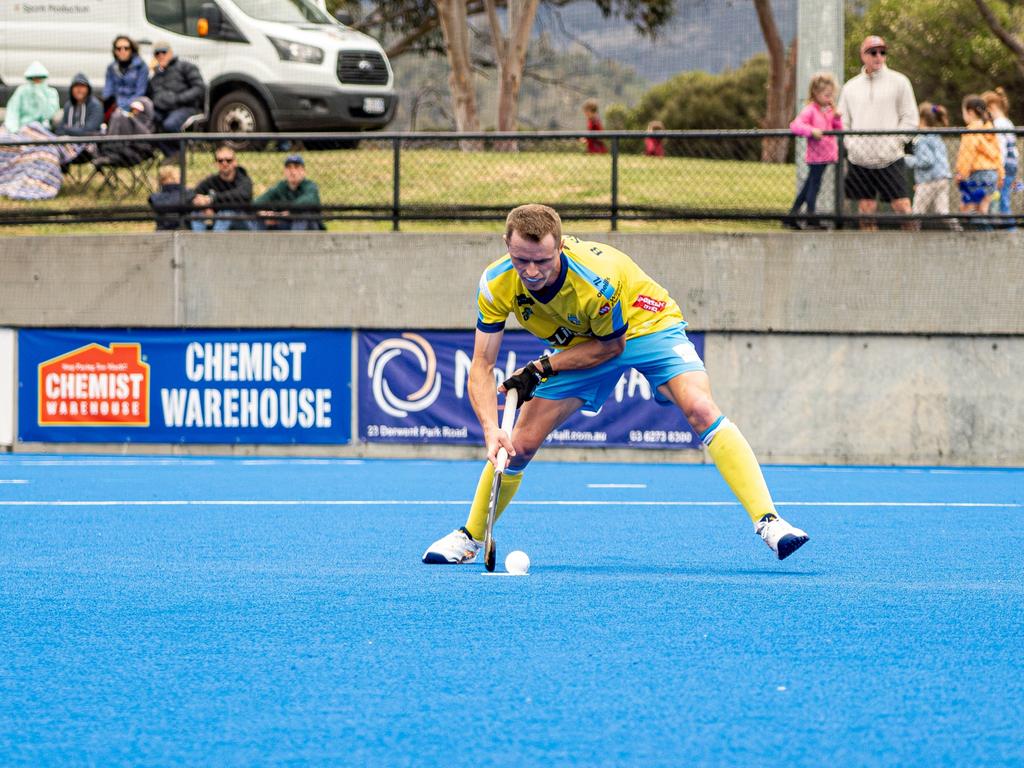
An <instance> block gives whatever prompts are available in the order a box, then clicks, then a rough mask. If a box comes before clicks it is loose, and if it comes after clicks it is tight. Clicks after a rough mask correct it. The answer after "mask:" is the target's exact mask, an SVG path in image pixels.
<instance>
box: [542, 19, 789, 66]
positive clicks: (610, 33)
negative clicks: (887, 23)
mask: <svg viewBox="0 0 1024 768" xmlns="http://www.w3.org/2000/svg"><path fill="white" fill-rule="evenodd" d="M796 7H797V0H773V2H772V9H773V10H774V12H775V21H776V24H778V26H779V32H780V33H781V34H782V39H783V40H785V41H786V42H787V43H788V42H789V41H790V40H791V39H792V38H793V37H794V36H795V35H796ZM559 17H560V18H559ZM535 33H536V34H538V35H540V34H546V35H547V36H548V37H550V38H551V40H552V42H554V43H556V44H559V43H564V44H566V45H569V46H573V45H580V44H581V43H582V44H583V45H585V46H587V47H589V48H591V49H593V50H594V51H595V53H596V54H597V55H598V56H600V57H601V58H605V59H611V60H613V61H616V62H618V63H619V64H622V65H624V66H627V67H632V68H633V69H635V70H636V72H637V74H638V75H640V76H641V77H642V78H644V79H645V80H647V81H649V82H651V83H652V84H653V83H660V82H662V81H664V80H667V79H668V78H670V77H672V76H673V75H675V74H678V73H679V72H688V71H690V70H695V69H702V70H705V71H707V72H721V71H722V70H723V69H732V68H735V67H738V66H739V65H740V64H742V63H743V62H744V61H746V60H747V59H749V58H750V57H751V56H753V55H754V54H755V53H760V52H762V51H764V50H765V45H764V38H763V37H762V36H761V27H760V26H759V25H758V22H757V13H756V12H755V11H754V4H753V3H752V2H751V0H676V14H675V18H674V19H673V20H672V21H671V22H669V24H668V25H667V27H666V28H665V29H664V30H663V31H662V32H660V33H659V35H658V37H657V38H656V39H655V40H653V41H651V40H649V39H647V38H645V37H641V36H640V35H639V34H637V33H636V32H635V31H634V30H633V29H632V28H631V27H630V25H629V24H628V23H627V22H625V21H623V20H622V19H614V18H612V19H605V18H604V17H603V16H602V15H601V12H600V11H599V10H598V8H597V6H596V5H595V4H594V3H592V2H588V0H580V2H576V3H573V4H572V5H569V6H567V7H565V8H562V9H560V10H557V11H554V10H551V9H548V8H545V7H541V9H540V11H539V12H538V16H537V23H536V25H535ZM575 41H579V42H575Z"/></svg>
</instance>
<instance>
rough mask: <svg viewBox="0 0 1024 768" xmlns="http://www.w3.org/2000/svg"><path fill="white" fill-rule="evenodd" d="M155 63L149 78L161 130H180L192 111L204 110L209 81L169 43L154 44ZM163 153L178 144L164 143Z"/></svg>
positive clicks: (159, 130) (151, 96) (167, 152)
mask: <svg viewBox="0 0 1024 768" xmlns="http://www.w3.org/2000/svg"><path fill="white" fill-rule="evenodd" d="M153 59H154V60H155V61H156V67H155V68H154V69H153V74H152V75H151V76H150V78H149V94H150V98H152V99H153V107H154V109H155V110H156V122H157V132H158V133H178V132H179V131H180V130H181V126H182V125H184V123H185V121H186V120H188V119H189V118H190V117H191V116H192V115H195V114H197V113H200V112H203V111H204V109H205V103H206V83H205V82H203V76H202V75H201V74H200V73H199V68H198V67H197V66H196V65H195V64H193V63H192V62H190V61H185V60H184V59H179V58H178V57H177V56H175V55H174V51H172V50H171V46H170V44H169V43H167V42H164V41H162V40H161V41H160V42H158V43H157V44H156V45H154V46H153ZM161 149H162V150H164V154H169V153H173V152H174V151H175V150H176V147H175V146H173V145H168V146H166V147H163V146H162V147H161Z"/></svg>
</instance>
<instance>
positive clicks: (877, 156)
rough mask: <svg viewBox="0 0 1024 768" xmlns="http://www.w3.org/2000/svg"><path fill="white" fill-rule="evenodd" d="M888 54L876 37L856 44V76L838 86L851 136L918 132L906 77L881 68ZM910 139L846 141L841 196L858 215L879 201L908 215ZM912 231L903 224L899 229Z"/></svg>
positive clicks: (864, 224) (866, 224)
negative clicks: (859, 64) (858, 68)
mask: <svg viewBox="0 0 1024 768" xmlns="http://www.w3.org/2000/svg"><path fill="white" fill-rule="evenodd" d="M887 53H888V50H887V48H886V45H885V40H883V39H882V38H881V37H879V36H878V35H868V36H867V37H865V38H864V41H863V42H862V43H861V44H860V60H861V61H862V62H863V63H864V66H863V68H861V71H860V74H859V75H857V76H856V77H854V78H852V79H851V80H850V81H849V82H847V83H846V85H844V86H843V91H842V94H841V95H840V97H839V112H840V113H841V114H842V115H843V120H844V121H845V123H846V128H847V129H848V130H851V131H912V130H915V129H916V128H917V101H916V99H915V98H914V88H913V86H912V85H911V84H910V80H909V79H907V76H906V75H904V74H901V73H900V72H895V71H893V70H891V69H889V68H888V67H887V66H886V55H887ZM909 138H910V137H909V136H905V135H904V136H899V135H896V136H847V137H846V139H845V147H846V155H847V158H848V159H849V168H848V169H847V174H846V197H847V198H848V199H850V200H856V201H857V210H858V212H859V213H861V214H862V215H871V214H873V213H875V212H876V211H877V210H878V200H881V201H882V202H887V203H889V204H890V205H891V206H892V210H893V212H894V213H910V198H909V195H908V192H907V181H906V169H905V166H904V163H903V154H904V145H905V144H906V142H907V141H908V139H909ZM860 226H861V229H877V226H876V224H875V222H873V221H871V220H861V223H860ZM911 228H913V223H912V222H907V224H905V225H904V229H911Z"/></svg>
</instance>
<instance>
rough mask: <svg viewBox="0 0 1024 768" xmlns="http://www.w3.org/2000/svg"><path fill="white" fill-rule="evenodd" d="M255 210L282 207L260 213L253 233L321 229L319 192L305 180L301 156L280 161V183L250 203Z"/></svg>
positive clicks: (318, 189)
mask: <svg viewBox="0 0 1024 768" xmlns="http://www.w3.org/2000/svg"><path fill="white" fill-rule="evenodd" d="M253 202H254V204H255V205H257V206H265V205H267V204H268V203H285V205H286V207H285V209H284V210H282V209H279V208H276V207H272V208H271V209H269V210H260V218H259V219H257V220H256V228H257V229H271V230H291V231H293V232H297V231H300V230H307V229H323V228H324V225H323V221H321V219H320V188H319V187H317V185H316V182H314V181H310V180H309V179H307V178H306V163H305V161H303V159H302V155H288V157H286V158H285V159H284V179H282V180H281V181H279V182H277V184H275V185H274V186H273V187H271V188H270V189H268V190H267V191H266V192H264V193H263V194H262V195H260V196H259V197H257V198H256V199H255V200H254V201H253Z"/></svg>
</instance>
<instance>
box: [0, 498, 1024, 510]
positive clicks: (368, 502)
mask: <svg viewBox="0 0 1024 768" xmlns="http://www.w3.org/2000/svg"><path fill="white" fill-rule="evenodd" d="M470 503H472V502H471V501H470V500H468V499H459V500H447V499H445V500H440V499H430V500H427V499H365V500H360V499H151V500H141V499H140V500H133V499H124V500H117V499H108V500H97V501H86V500H78V499H75V500H53V501H42V500H39V501H11V500H0V507H385V506H387V507H391V506H408V507H454V506H466V505H468V504H470ZM512 503H513V504H515V505H516V506H519V507H611V506H614V507H737V506H739V502H735V501H617V500H613V501H593V500H577V501H514V502H512ZM775 506H777V507H898V508H911V509H913V508H917V509H1020V508H1021V507H1024V504H1013V503H993V502H945V501H777V502H775Z"/></svg>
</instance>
